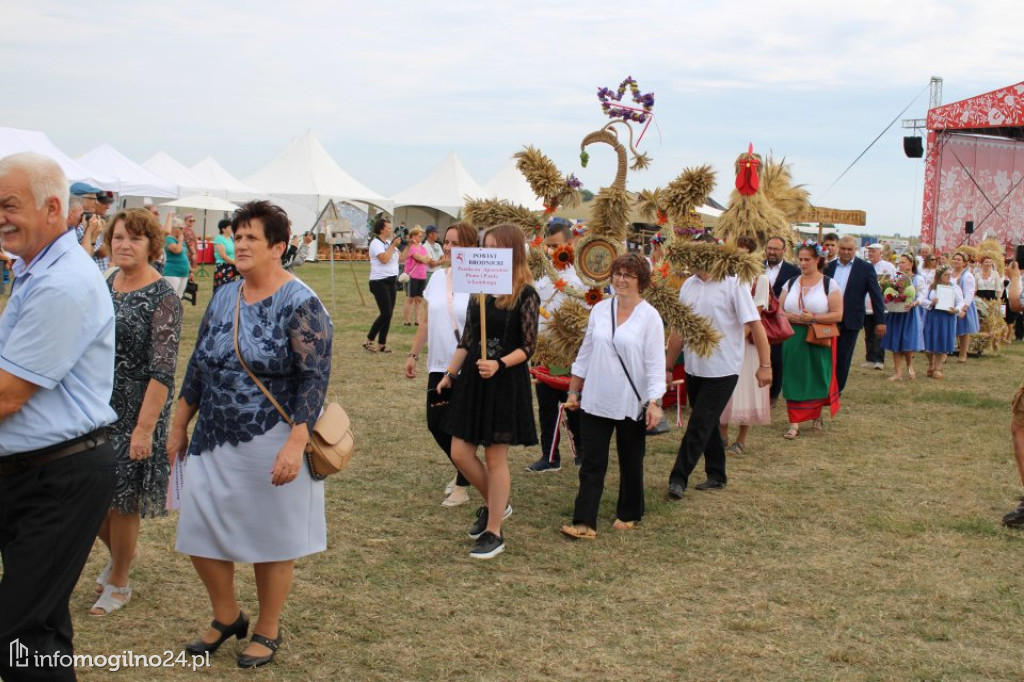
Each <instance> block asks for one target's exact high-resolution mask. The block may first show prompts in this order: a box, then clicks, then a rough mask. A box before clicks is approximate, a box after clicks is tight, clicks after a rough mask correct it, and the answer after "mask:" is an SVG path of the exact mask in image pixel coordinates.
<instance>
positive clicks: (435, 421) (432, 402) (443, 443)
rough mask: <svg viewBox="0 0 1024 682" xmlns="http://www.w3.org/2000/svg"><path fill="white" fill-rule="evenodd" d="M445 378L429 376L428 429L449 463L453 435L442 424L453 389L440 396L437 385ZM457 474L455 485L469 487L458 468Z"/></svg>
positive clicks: (442, 376)
mask: <svg viewBox="0 0 1024 682" xmlns="http://www.w3.org/2000/svg"><path fill="white" fill-rule="evenodd" d="M443 378H444V372H431V373H430V374H428V375H427V429H428V430H429V431H430V435H431V436H433V437H434V440H435V441H436V442H437V446H438V447H439V448H441V449H442V450H443V451H444V454H445V455H447V456H448V461H451V459H452V435H451V434H450V433H448V432H447V431H445V430H444V429H442V428H441V424H442V423H444V416H445V415H446V414H448V404H449V402H450V401H451V399H452V389H451V388H447V389H445V390H444V391H442V392H441V393H440V394H438V392H437V390H436V389H437V385H438V384H439V383H441V379H443ZM452 466H455V462H452ZM455 472H456V473H457V474H458V477H457V479H456V481H455V485H461V486H467V485H469V479H468V478H466V477H465V476H463V475H462V472H461V471H459V468H458V467H455Z"/></svg>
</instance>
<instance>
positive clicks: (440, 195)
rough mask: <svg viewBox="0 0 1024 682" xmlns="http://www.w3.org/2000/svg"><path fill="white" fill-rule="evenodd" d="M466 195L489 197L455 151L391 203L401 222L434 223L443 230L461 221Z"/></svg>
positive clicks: (395, 197) (396, 196)
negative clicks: (459, 218) (459, 217)
mask: <svg viewBox="0 0 1024 682" xmlns="http://www.w3.org/2000/svg"><path fill="white" fill-rule="evenodd" d="M467 196H469V197H478V198H482V197H485V196H487V194H486V193H485V192H484V190H483V188H482V187H480V185H478V184H477V182H476V180H474V179H473V178H472V176H471V175H470V174H469V172H468V171H467V170H466V168H465V167H464V166H463V165H462V162H461V161H459V157H457V156H456V155H455V152H450V153H449V154H448V156H447V157H445V159H444V161H442V162H441V164H440V165H439V166H437V167H436V168H435V169H434V170H433V171H431V173H430V175H428V176H427V177H426V178H424V179H423V180H421V181H420V182H418V183H416V184H415V185H413V186H412V187H409V188H408V189H406V190H404V191H401V192H399V193H398V194H396V195H394V196H393V197H391V200H392V201H393V202H394V204H395V220H396V221H398V222H399V223H401V222H406V223H421V224H422V223H433V224H435V225H437V226H438V227H439V228H441V229H444V228H445V227H447V226H448V225H450V224H451V223H452V222H453V221H454V220H456V219H457V218H458V216H459V214H460V212H461V211H462V207H463V205H464V204H465V198H466V197H467ZM423 209H432V210H430V211H425V210H423Z"/></svg>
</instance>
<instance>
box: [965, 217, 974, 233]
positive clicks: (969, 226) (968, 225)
mask: <svg viewBox="0 0 1024 682" xmlns="http://www.w3.org/2000/svg"><path fill="white" fill-rule="evenodd" d="M964 232H965V233H966V234H974V221H973V220H968V221H967V222H965V223H964Z"/></svg>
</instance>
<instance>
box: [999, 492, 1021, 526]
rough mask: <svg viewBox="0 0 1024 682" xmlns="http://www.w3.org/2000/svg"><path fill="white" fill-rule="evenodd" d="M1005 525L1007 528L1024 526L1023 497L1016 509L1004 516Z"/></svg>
mask: <svg viewBox="0 0 1024 682" xmlns="http://www.w3.org/2000/svg"><path fill="white" fill-rule="evenodd" d="M1003 525H1004V526H1006V527H1007V528H1020V527H1021V526H1024V498H1021V503H1020V504H1019V505H1018V506H1017V508H1016V509H1014V510H1013V511H1012V512H1009V513H1008V514H1006V515H1005V516H1004V517H1003Z"/></svg>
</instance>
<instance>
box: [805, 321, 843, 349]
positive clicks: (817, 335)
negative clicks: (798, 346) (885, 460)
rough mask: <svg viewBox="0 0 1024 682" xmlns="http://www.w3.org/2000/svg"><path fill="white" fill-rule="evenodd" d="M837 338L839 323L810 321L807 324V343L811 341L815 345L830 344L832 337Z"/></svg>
mask: <svg viewBox="0 0 1024 682" xmlns="http://www.w3.org/2000/svg"><path fill="white" fill-rule="evenodd" d="M838 338H839V325H837V324H836V323H835V322H830V323H828V324H822V323H821V322H812V323H810V324H809V325H807V343H813V344H814V345H816V346H831V345H832V339H838Z"/></svg>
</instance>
